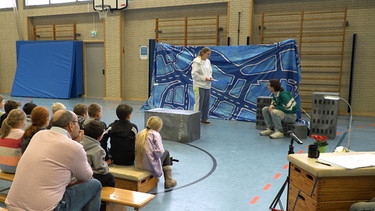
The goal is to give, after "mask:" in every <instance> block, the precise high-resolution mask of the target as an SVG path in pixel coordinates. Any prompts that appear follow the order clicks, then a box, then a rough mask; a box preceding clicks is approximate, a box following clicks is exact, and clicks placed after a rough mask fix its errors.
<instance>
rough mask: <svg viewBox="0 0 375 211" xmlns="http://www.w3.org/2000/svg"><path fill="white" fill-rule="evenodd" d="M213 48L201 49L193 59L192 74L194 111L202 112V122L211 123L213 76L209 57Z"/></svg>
mask: <svg viewBox="0 0 375 211" xmlns="http://www.w3.org/2000/svg"><path fill="white" fill-rule="evenodd" d="M210 56H211V50H210V49H209V48H207V47H205V48H202V50H200V51H199V53H198V56H197V57H196V58H195V59H194V60H193V65H192V71H191V76H192V78H193V88H194V98H195V102H194V111H200V112H201V122H202V123H205V124H209V123H210V122H209V121H208V111H209V108H210V92H211V82H212V81H213V78H212V67H211V62H210V60H209V59H208V58H210Z"/></svg>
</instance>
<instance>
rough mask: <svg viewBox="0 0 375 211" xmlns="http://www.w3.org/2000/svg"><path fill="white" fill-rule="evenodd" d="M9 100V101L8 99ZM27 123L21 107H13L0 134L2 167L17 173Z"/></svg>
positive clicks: (0, 163) (0, 167)
mask: <svg viewBox="0 0 375 211" xmlns="http://www.w3.org/2000/svg"><path fill="white" fill-rule="evenodd" d="M7 102H8V101H7ZM25 124H26V114H25V112H23V111H22V110H21V109H13V110H11V111H10V112H9V114H8V115H7V117H6V118H5V119H4V121H3V123H2V126H1V129H0V131H1V135H0V157H2V159H1V160H0V169H1V171H3V172H7V173H15V172H16V168H17V164H18V161H19V160H20V158H21V155H22V153H21V140H22V136H23V133H24V131H23V128H24V127H25Z"/></svg>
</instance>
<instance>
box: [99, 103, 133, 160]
mask: <svg viewBox="0 0 375 211" xmlns="http://www.w3.org/2000/svg"><path fill="white" fill-rule="evenodd" d="M132 112H133V108H132V107H131V106H129V105H127V104H120V105H118V106H117V108H116V115H117V117H118V120H115V121H114V122H112V123H111V124H110V125H109V126H108V129H107V130H106V131H105V133H104V136H103V140H102V141H101V142H100V143H101V146H102V147H103V149H104V150H106V152H107V157H106V161H107V162H109V163H110V162H111V161H110V160H112V163H113V164H116V165H124V166H129V165H133V164H134V150H135V136H136V135H137V133H138V127H137V126H136V125H135V124H133V123H131V122H130V119H131V115H132ZM108 139H110V145H111V148H110V149H108Z"/></svg>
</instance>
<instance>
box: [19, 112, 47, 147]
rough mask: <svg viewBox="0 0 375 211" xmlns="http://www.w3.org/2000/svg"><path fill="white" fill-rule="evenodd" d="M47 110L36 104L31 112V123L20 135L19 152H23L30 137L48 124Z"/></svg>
mask: <svg viewBox="0 0 375 211" xmlns="http://www.w3.org/2000/svg"><path fill="white" fill-rule="evenodd" d="M49 119H50V118H49V110H48V108H47V107H45V106H37V107H35V108H34V109H33V110H32V112H31V125H30V126H29V127H27V128H26V130H25V133H24V134H23V137H22V142H21V152H22V153H24V152H25V150H26V148H27V146H28V145H29V143H30V140H31V138H32V137H33V136H34V135H35V133H37V132H38V131H40V130H44V129H46V128H47V127H48V124H49Z"/></svg>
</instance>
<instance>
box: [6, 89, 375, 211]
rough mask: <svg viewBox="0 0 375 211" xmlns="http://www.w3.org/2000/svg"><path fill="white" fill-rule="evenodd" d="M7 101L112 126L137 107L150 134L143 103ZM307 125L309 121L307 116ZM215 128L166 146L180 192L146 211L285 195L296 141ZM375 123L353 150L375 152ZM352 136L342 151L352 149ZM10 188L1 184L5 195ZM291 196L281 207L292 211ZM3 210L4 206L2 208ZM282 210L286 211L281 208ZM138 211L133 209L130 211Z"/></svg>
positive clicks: (256, 203)
mask: <svg viewBox="0 0 375 211" xmlns="http://www.w3.org/2000/svg"><path fill="white" fill-rule="evenodd" d="M3 96H4V97H5V99H13V100H18V101H20V102H21V103H22V104H24V103H26V102H29V101H33V102H34V103H36V104H37V105H44V106H47V107H48V108H51V106H52V104H53V103H54V102H61V103H63V104H64V105H65V106H66V107H67V109H69V110H72V109H73V107H74V105H75V104H76V103H86V104H91V103H98V104H100V105H102V106H103V118H102V120H103V121H104V122H106V123H107V125H108V124H110V123H111V122H113V121H114V120H115V119H117V117H116V114H115V109H116V107H117V105H118V104H120V103H127V104H129V105H131V106H133V108H134V111H133V115H132V119H131V121H132V122H133V123H135V124H136V125H137V126H138V129H139V130H142V129H143V128H144V111H142V110H141V109H140V108H141V106H142V104H143V102H138V101H103V100H101V99H85V98H77V99H69V100H64V99H41V98H22V97H10V96H9V95H3ZM303 119H305V120H309V119H308V117H307V116H306V115H303ZM210 121H211V123H212V124H209V125H204V124H202V125H201V138H200V139H199V140H196V141H193V142H191V143H188V144H183V143H179V142H175V141H170V140H163V143H164V148H166V149H168V150H169V151H170V153H171V155H172V156H173V157H174V158H175V159H178V160H179V162H174V163H173V171H172V174H173V178H174V179H176V180H177V186H176V187H175V188H173V189H170V190H164V186H163V184H164V179H163V178H160V180H159V184H158V187H157V188H155V189H153V190H151V191H150V193H153V194H156V198H155V199H154V200H153V201H151V202H150V203H149V204H148V205H146V206H145V207H144V208H142V209H141V210H142V211H197V210H205V211H227V210H241V211H245V210H251V211H266V210H269V207H270V205H271V203H272V201H273V199H274V198H275V197H276V194H277V193H278V192H279V190H280V188H281V187H282V185H283V183H284V181H285V180H286V177H287V174H288V160H287V155H288V151H289V147H290V143H291V141H290V138H287V137H285V138H282V139H276V140H273V139H270V138H269V137H263V136H259V132H260V131H259V130H257V129H256V126H255V123H254V122H240V121H229V120H220V119H210ZM348 125H349V116H339V117H338V124H337V136H336V138H335V139H329V140H328V141H329V145H328V147H327V152H332V151H333V150H334V148H335V147H336V146H337V144H338V143H339V142H340V140H341V138H342V137H343V135H344V134H345V133H346V131H347V128H348ZM374 134H375V117H357V116H354V117H353V123H352V131H351V148H350V149H351V150H353V151H375V141H374ZM302 141H303V144H297V143H295V142H294V144H293V147H294V153H307V146H308V145H309V144H312V143H313V142H314V140H313V139H311V138H309V137H308V138H306V139H302ZM346 144H347V136H346V137H344V139H343V141H342V145H345V146H346ZM9 185H10V183H9V182H6V181H0V190H1V189H4V188H6V187H9ZM286 194H287V192H286V190H285V192H284V193H283V194H282V196H281V205H282V207H283V208H284V209H285V207H286ZM0 206H4V204H1V203H0ZM276 208H281V207H280V204H277V206H276ZM128 209H129V210H132V208H128Z"/></svg>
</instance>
